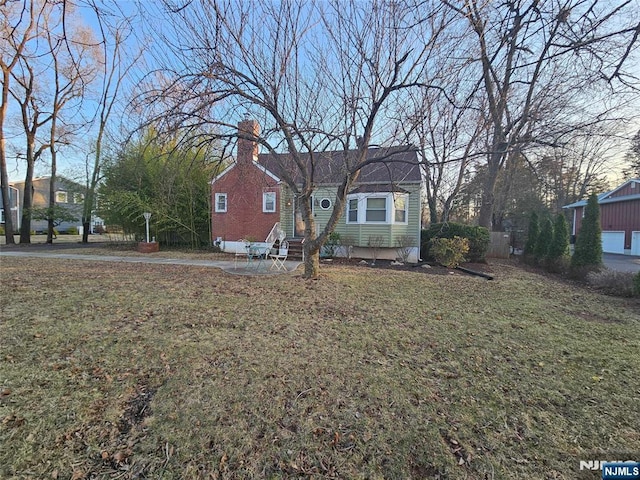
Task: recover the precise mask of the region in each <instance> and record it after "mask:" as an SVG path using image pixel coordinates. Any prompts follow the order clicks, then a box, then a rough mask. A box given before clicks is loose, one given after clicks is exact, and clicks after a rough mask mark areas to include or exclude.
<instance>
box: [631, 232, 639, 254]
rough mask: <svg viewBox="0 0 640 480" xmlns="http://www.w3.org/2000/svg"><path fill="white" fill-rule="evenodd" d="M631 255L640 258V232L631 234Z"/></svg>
mask: <svg viewBox="0 0 640 480" xmlns="http://www.w3.org/2000/svg"><path fill="white" fill-rule="evenodd" d="M631 255H639V256H640V232H631Z"/></svg>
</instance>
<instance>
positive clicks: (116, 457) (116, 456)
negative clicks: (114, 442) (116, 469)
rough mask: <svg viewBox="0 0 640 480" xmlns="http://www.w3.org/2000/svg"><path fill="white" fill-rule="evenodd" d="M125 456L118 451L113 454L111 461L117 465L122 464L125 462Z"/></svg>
mask: <svg viewBox="0 0 640 480" xmlns="http://www.w3.org/2000/svg"><path fill="white" fill-rule="evenodd" d="M126 458H127V457H126V455H125V454H124V452H123V451H119V452H116V453H114V454H113V459H114V460H115V461H116V462H118V463H122V462H124V461H125V460H126Z"/></svg>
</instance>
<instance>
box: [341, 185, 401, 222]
mask: <svg viewBox="0 0 640 480" xmlns="http://www.w3.org/2000/svg"><path fill="white" fill-rule="evenodd" d="M408 209H409V196H408V195H407V194H404V193H391V192H389V193H352V194H349V195H348V196H347V212H346V217H347V223H360V224H366V223H385V224H394V223H407V221H408Z"/></svg>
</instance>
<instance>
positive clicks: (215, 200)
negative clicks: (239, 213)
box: [214, 193, 228, 213]
mask: <svg viewBox="0 0 640 480" xmlns="http://www.w3.org/2000/svg"><path fill="white" fill-rule="evenodd" d="M220 198H224V209H222V208H220V207H219V199H220ZM227 200H228V199H227V194H226V193H216V194H215V199H214V202H215V212H216V213H227Z"/></svg>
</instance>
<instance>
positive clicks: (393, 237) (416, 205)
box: [280, 184, 421, 248]
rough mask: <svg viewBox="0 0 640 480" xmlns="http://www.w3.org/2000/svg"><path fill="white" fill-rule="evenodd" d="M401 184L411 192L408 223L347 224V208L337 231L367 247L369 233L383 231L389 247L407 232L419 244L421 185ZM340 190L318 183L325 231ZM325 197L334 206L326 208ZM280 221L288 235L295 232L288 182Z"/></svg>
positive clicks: (319, 217)
mask: <svg viewBox="0 0 640 480" xmlns="http://www.w3.org/2000/svg"><path fill="white" fill-rule="evenodd" d="M401 186H402V188H404V189H405V190H407V191H408V192H409V212H408V222H407V224H406V225H404V224H347V222H346V211H344V212H342V215H341V217H340V220H338V223H337V224H336V228H335V232H337V233H338V234H340V237H342V238H345V237H349V238H350V239H352V240H353V242H354V243H353V246H355V247H367V246H368V243H369V237H370V236H372V235H381V236H382V237H383V238H384V243H383V245H382V246H383V247H387V248H389V247H391V248H395V247H396V246H397V241H398V238H400V237H401V236H404V235H409V236H411V237H413V238H414V243H415V246H418V245H419V243H420V242H419V240H420V239H419V236H420V208H421V202H420V185H417V184H409V185H401ZM336 193H337V187H318V188H317V189H316V191H315V192H314V202H313V203H314V215H315V221H316V226H317V228H318V231H321V230H322V229H323V228H324V227H325V225H326V224H327V222H328V221H329V218H330V216H331V212H332V211H333V207H334V204H335V198H336ZM323 198H328V199H329V200H331V207H330V208H329V209H328V210H323V209H322V208H321V207H320V202H321V201H322V199H323ZM287 204H289V206H287ZM280 225H281V227H282V228H283V230H284V231H285V232H286V234H287V236H290V237H291V236H293V195H292V192H291V190H290V189H289V188H288V187H286V186H284V185H283V186H282V193H281V207H280Z"/></svg>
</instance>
